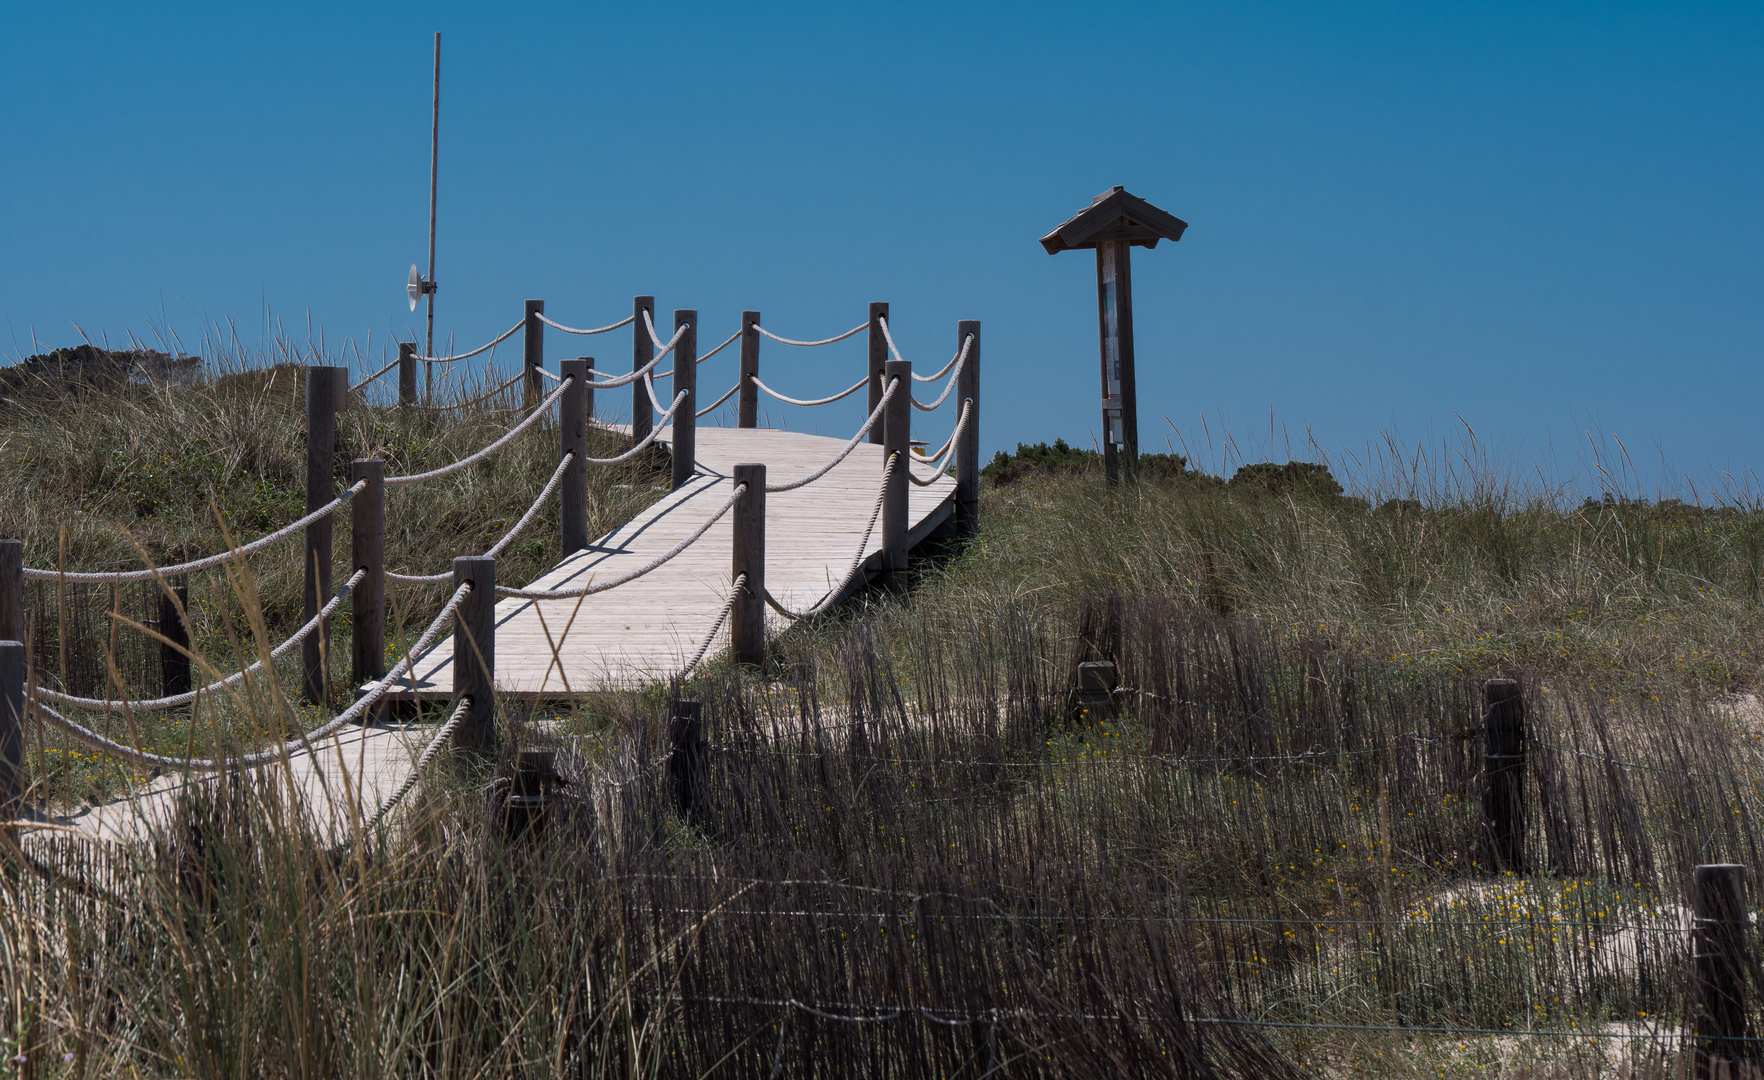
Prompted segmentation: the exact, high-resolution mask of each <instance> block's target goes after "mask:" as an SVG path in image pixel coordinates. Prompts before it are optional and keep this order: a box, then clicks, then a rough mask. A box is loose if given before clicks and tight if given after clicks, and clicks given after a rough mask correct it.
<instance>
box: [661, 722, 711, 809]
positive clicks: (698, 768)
mask: <svg viewBox="0 0 1764 1080" xmlns="http://www.w3.org/2000/svg"><path fill="white" fill-rule="evenodd" d="M668 746H669V750H668V786H669V787H671V788H672V789H673V792H672V793H673V796H674V807H675V808H676V809H678V810H679V811H680V813H682V814H688V815H691V814H696V813H697V812H698V811H699V810H700V809H701V808H702V807H703V806H704V802H705V798H704V794H705V793H704V790H703V789H704V781H705V773H706V772H707V770H706V768H705V763H706V762H705V759H706V757H707V755H706V753H705V749H706V747H705V743H704V703H703V702H699V701H682V700H680V699H678V698H676V699H674V700H671V701H669V702H668Z"/></svg>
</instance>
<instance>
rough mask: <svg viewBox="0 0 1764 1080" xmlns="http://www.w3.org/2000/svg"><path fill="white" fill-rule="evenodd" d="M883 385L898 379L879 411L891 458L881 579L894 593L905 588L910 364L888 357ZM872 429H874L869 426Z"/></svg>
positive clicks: (885, 449)
mask: <svg viewBox="0 0 1764 1080" xmlns="http://www.w3.org/2000/svg"><path fill="white" fill-rule="evenodd" d="M883 379H884V380H885V381H884V384H883V385H884V386H886V385H887V384H888V383H892V382H894V381H895V380H896V379H898V380H900V385H898V386H896V387H895V388H894V396H893V397H892V398H889V399H888V408H887V409H886V410H885V411H884V412H883V413H882V421H883V422H882V423H881V424H879V425H878V426H879V427H881V428H882V429H883V432H882V464H883V467H884V468H886V467H887V465H888V459H889V458H890V457H893V458H894V459H895V461H894V473H893V474H892V475H891V476H889V478H888V489H887V492H886V493H885V494H884V495H883V496H882V580H883V585H884V586H885V587H886V588H888V589H890V590H891V591H894V592H905V591H906V569H907V493H908V488H907V470H908V469H910V468H912V462H911V461H910V460H909V457H908V455H910V454H911V453H912V422H913V401H912V397H913V365H912V362H911V361H908V360H890V361H888V363H887V364H886V365H885V367H884V369H883ZM871 430H872V431H874V430H875V428H872V429H871Z"/></svg>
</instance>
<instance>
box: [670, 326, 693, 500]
mask: <svg viewBox="0 0 1764 1080" xmlns="http://www.w3.org/2000/svg"><path fill="white" fill-rule="evenodd" d="M682 326H684V327H685V328H686V332H685V333H684V334H681V335H680V343H679V344H678V345H675V346H674V385H673V391H674V395H675V396H676V397H677V396H679V394H680V391H682V390H684V391H685V392H686V400H685V401H682V402H680V404H679V407H678V408H676V409H675V410H674V445H673V446H672V447H670V449H671V450H673V452H674V490H675V491H679V490H680V489H681V488H682V487H684V486H685V485H686V481H688V480H690V479H692V473H693V466H694V464H695V463H696V462H695V458H696V456H697V453H698V439H697V438H696V435H697V433H698V429H697V424H698V417H697V416H695V415H694V414H693V411H692V410H693V409H694V408H696V407H697V406H698V312H696V311H692V310H691V309H689V308H676V309H674V329H675V330H676V331H678V330H679V329H680V328H681V327H682Z"/></svg>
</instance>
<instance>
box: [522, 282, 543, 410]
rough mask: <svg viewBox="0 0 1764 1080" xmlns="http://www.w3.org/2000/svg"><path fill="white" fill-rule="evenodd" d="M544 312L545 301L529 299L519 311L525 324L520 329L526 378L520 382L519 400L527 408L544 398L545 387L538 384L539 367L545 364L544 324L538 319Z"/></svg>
mask: <svg viewBox="0 0 1764 1080" xmlns="http://www.w3.org/2000/svg"><path fill="white" fill-rule="evenodd" d="M544 312H545V301H543V300H529V301H527V306H526V308H525V310H523V311H522V313H521V317H522V319H524V320H525V322H526V324H527V325H526V326H525V327H524V328H523V329H522V335H523V336H522V345H523V350H522V354H523V355H524V356H525V357H526V367H525V369H524V371H525V373H526V376H527V380H526V382H525V383H523V384H522V388H521V400H522V401H523V402H524V403H525V404H526V407H527V408H529V409H531V408H532V407H533V406H535V405H537V404H539V403H540V402H541V401H543V400H545V388H544V387H543V386H540V385H539V369H540V368H542V367H544V366H545V324H544V323H542V322H540V321H539V316H540V315H542V314H543V313H544Z"/></svg>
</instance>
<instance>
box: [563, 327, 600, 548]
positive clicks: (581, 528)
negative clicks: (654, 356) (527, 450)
mask: <svg viewBox="0 0 1764 1080" xmlns="http://www.w3.org/2000/svg"><path fill="white" fill-rule="evenodd" d="M593 366H594V358H593V357H592V356H583V357H578V358H577V359H575V360H564V361H562V362H560V363H559V364H558V371H559V373H560V374H561V375H562V376H563V378H564V379H565V380H566V385H565V388H564V393H563V400H562V401H561V402H559V408H560V411H559V412H558V415H557V438H558V449H557V455H558V458H559V459H560V460H561V459H562V458H564V457H566V456H568V455H570V454H574V455H575V457H573V458H570V463H569V464H568V465H566V466H564V474H563V487H562V489H561V490H560V491H559V492H558V506H559V512H560V513H561V515H562V517H563V537H562V539H563V545H562V548H561V549H560V550H561V553H562V554H563V555H564V556H565V557H567V556H569V554H570V553H571V552H575V551H581V550H582V549H583V548H585V547H587V546H588V417H589V416H590V415H592V414H593V412H594V391H593V390H592V389H590V388H589V386H588V369H589V368H590V367H593Z"/></svg>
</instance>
